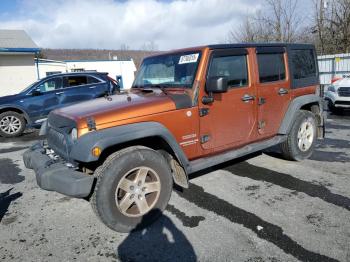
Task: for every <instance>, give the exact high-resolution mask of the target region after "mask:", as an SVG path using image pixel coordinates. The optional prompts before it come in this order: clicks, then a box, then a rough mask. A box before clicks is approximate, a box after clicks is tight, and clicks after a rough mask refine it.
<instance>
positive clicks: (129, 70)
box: [38, 59, 136, 89]
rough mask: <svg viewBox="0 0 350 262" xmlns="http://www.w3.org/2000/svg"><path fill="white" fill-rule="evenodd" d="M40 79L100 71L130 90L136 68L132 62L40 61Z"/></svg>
mask: <svg viewBox="0 0 350 262" xmlns="http://www.w3.org/2000/svg"><path fill="white" fill-rule="evenodd" d="M38 69H39V76H40V78H43V77H46V76H48V75H52V74H57V73H65V72H79V71H98V72H106V73H108V75H109V76H110V77H111V78H113V79H118V80H119V82H120V84H121V85H122V87H123V88H124V89H129V88H130V87H131V85H132V83H133V81H134V76H135V71H136V66H135V64H134V61H133V60H132V59H131V60H125V61H120V60H69V61H56V60H48V59H39V60H38Z"/></svg>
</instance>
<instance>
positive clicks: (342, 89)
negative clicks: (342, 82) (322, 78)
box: [338, 87, 350, 97]
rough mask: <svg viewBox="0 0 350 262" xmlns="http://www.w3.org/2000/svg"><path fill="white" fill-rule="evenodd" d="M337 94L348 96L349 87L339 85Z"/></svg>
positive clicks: (349, 95)
mask: <svg viewBox="0 0 350 262" xmlns="http://www.w3.org/2000/svg"><path fill="white" fill-rule="evenodd" d="M338 95H339V96H343V97H350V87H339V88H338Z"/></svg>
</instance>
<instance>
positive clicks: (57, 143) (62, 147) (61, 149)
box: [47, 128, 69, 159]
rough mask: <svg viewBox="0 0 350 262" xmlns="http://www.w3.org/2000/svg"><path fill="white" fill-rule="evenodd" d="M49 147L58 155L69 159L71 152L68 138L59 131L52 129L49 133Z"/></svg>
mask: <svg viewBox="0 0 350 262" xmlns="http://www.w3.org/2000/svg"><path fill="white" fill-rule="evenodd" d="M47 141H48V145H49V147H50V148H51V149H53V150H54V151H55V153H56V154H58V155H60V156H61V157H63V158H65V159H67V158H68V152H69V141H68V137H67V136H66V135H65V134H63V133H60V132H59V131H57V130H55V129H53V128H50V129H49V130H48V133H47Z"/></svg>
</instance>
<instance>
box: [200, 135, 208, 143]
mask: <svg viewBox="0 0 350 262" xmlns="http://www.w3.org/2000/svg"><path fill="white" fill-rule="evenodd" d="M209 139H210V136H209V135H203V136H201V143H202V144H204V143H207V142H208V141H209Z"/></svg>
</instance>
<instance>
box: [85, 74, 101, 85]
mask: <svg viewBox="0 0 350 262" xmlns="http://www.w3.org/2000/svg"><path fill="white" fill-rule="evenodd" d="M87 82H88V84H97V83H101V80H99V79H97V78H95V77H92V76H88V77H87Z"/></svg>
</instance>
